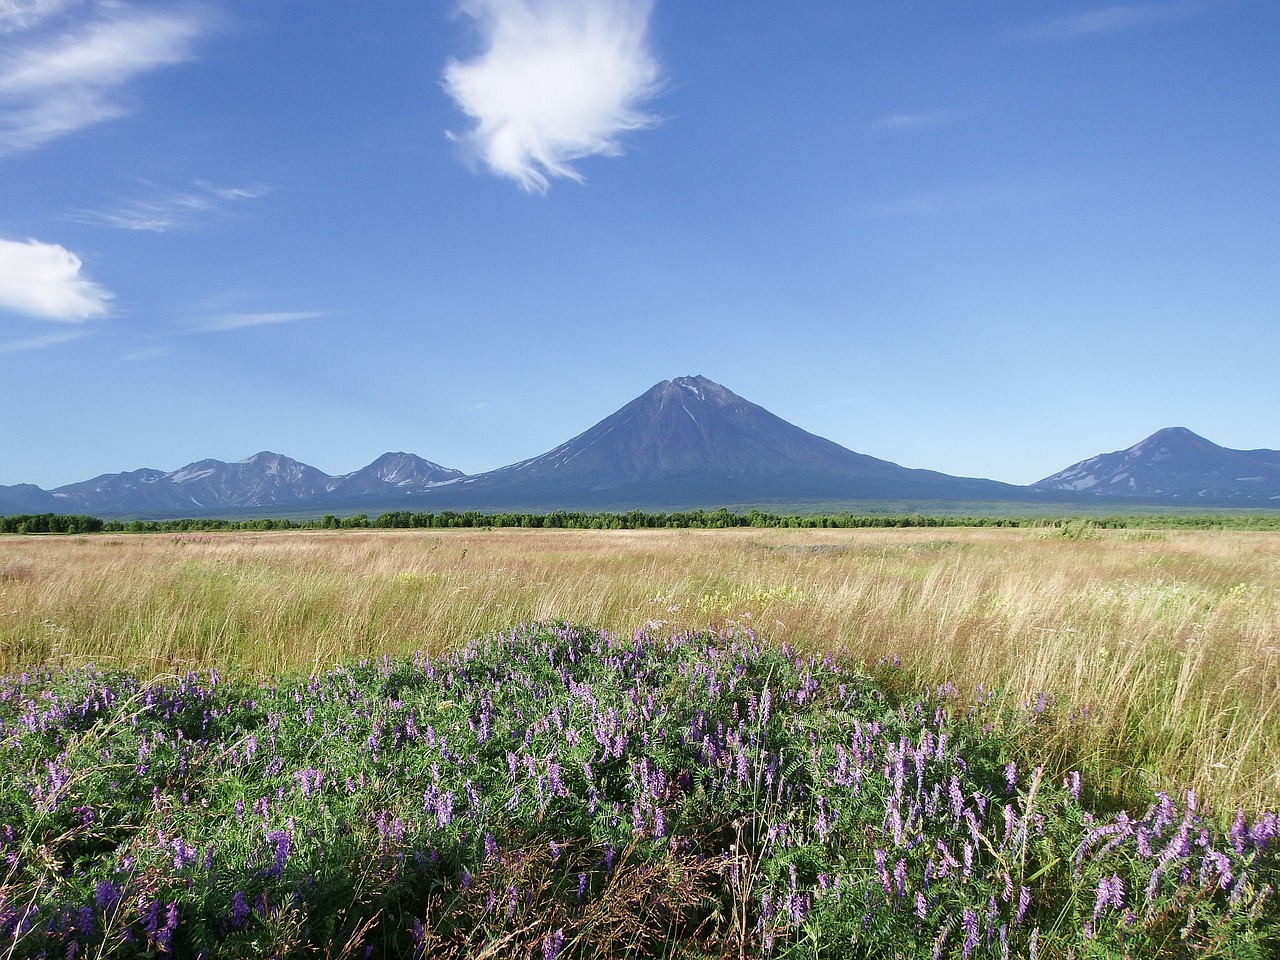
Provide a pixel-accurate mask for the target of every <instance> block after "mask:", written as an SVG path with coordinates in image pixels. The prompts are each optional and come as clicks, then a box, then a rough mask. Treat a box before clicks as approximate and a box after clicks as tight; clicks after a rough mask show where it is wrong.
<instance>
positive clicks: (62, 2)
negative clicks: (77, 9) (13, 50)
mask: <svg viewBox="0 0 1280 960" xmlns="http://www.w3.org/2000/svg"><path fill="white" fill-rule="evenodd" d="M73 2H74V0H0V33H15V32H16V31H18V30H29V29H31V28H32V27H34V26H35V25H36V24H38V23H40V22H42V21H44V20H47V19H49V18H50V17H52V16H53V15H54V14H56V13H58V12H60V11H62V10H63V9H65V8H66V7H68V6H69V5H70V4H71V3H73Z"/></svg>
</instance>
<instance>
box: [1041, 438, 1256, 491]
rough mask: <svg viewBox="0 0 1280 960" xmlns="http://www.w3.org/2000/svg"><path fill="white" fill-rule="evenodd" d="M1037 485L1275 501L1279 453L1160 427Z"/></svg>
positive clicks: (1042, 487) (1062, 489) (1067, 488)
mask: <svg viewBox="0 0 1280 960" xmlns="http://www.w3.org/2000/svg"><path fill="white" fill-rule="evenodd" d="M1034 486H1035V488H1036V489H1037V490H1044V491H1054V490H1061V491H1070V492H1073V493H1088V494H1090V495H1093V496H1099V497H1123V498H1127V499H1134V500H1138V499H1150V500H1169V499H1186V500H1201V501H1224V502H1231V501H1240V500H1245V501H1275V500H1277V499H1280V453H1277V452H1276V451H1274V450H1232V449H1229V448H1227V447H1220V446H1218V445H1217V444H1216V443H1213V442H1212V441H1210V440H1206V439H1205V438H1204V437H1202V436H1200V435H1199V434H1197V433H1194V432H1192V431H1191V430H1188V429H1187V428H1186V427H1165V428H1164V429H1162V430H1157V431H1156V432H1155V433H1153V434H1152V435H1151V436H1149V437H1147V438H1146V439H1145V440H1141V441H1139V442H1138V443H1135V444H1134V445H1133V446H1132V447H1129V448H1127V449H1125V450H1116V451H1115V452H1113V453H1103V454H1099V455H1098V456H1096V457H1090V458H1089V459H1088V460H1081V461H1080V462H1079V463H1074V464H1072V465H1071V466H1069V467H1067V468H1066V469H1065V470H1061V471H1059V472H1058V473H1055V474H1053V475H1052V476H1050V477H1045V478H1044V479H1043V480H1041V481H1040V482H1039V483H1036V484H1034Z"/></svg>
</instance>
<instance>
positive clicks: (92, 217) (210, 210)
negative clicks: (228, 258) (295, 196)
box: [70, 181, 270, 233]
mask: <svg viewBox="0 0 1280 960" xmlns="http://www.w3.org/2000/svg"><path fill="white" fill-rule="evenodd" d="M269 192H270V191H269V189H268V188H266V187H263V186H249V187H220V186H217V185H215V184H211V183H204V182H200V181H197V182H196V183H194V184H192V186H191V187H189V188H186V189H181V190H170V189H161V188H152V192H151V193H150V194H149V195H147V196H144V197H134V198H125V199H120V200H118V201H116V202H115V203H114V204H113V205H112V206H109V207H104V208H102V209H99V210H81V211H78V212H77V213H74V214H72V215H71V217H70V219H72V220H74V221H75V222H77V223H86V224H90V225H94V226H107V227H116V228H119V229H121V230H141V231H148V232H151V233H167V232H169V231H171V230H193V229H196V228H197V227H199V226H201V225H202V224H204V223H206V222H207V221H208V220H210V219H211V218H216V217H221V216H225V215H227V213H228V208H229V207H230V206H232V205H233V204H236V203H241V202H243V201H246V200H256V199H257V198H259V197H262V196H265V195H266V194H267V193H269Z"/></svg>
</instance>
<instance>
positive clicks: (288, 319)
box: [192, 310, 325, 333]
mask: <svg viewBox="0 0 1280 960" xmlns="http://www.w3.org/2000/svg"><path fill="white" fill-rule="evenodd" d="M323 316H325V314H324V313H323V312H321V311H317V310H295V311H279V312H274V313H218V314H213V315H212V316H208V317H204V318H202V319H200V320H198V321H196V322H195V323H194V324H192V329H193V330H195V331H196V332H198V333H217V332H219V331H222V330H244V329H246V328H248V327H265V326H270V325H272V324H277V323H296V322H297V321H299V320H316V319H318V318H320V317H323Z"/></svg>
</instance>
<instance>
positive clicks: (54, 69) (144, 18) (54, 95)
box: [0, 0, 209, 153]
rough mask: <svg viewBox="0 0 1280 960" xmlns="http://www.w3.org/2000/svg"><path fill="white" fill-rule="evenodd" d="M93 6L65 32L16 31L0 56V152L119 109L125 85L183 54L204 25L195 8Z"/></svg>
mask: <svg viewBox="0 0 1280 960" xmlns="http://www.w3.org/2000/svg"><path fill="white" fill-rule="evenodd" d="M0 2H4V0H0ZM10 2H12V0H10ZM95 9H96V10H100V11H105V13H100V14H99V15H97V16H96V17H95V18H93V19H91V20H89V22H87V23H83V24H79V25H77V26H76V27H75V28H73V29H71V30H69V31H67V32H56V33H50V34H48V35H43V34H42V35H39V36H35V37H25V36H24V37H23V39H24V40H25V41H26V42H25V43H22V44H18V45H16V49H14V50H12V51H10V52H8V53H7V54H6V55H4V56H3V57H0V153H13V152H15V151H19V150H27V149H32V148H34V147H38V146H40V145H42V144H44V143H47V142H49V141H50V140H54V139H56V138H58V137H61V136H65V135H67V134H70V133H74V132H76V131H77V130H82V129H84V128H85V127H89V126H92V125H94V124H96V123H101V122H102V121H104V120H110V119H112V118H114V117H119V116H123V115H124V114H126V113H127V112H128V109H127V107H126V105H125V104H124V102H122V99H121V95H122V93H123V92H124V90H125V89H126V87H127V86H128V84H129V83H130V82H132V81H134V80H136V79H137V78H138V77H140V76H142V75H143V74H145V73H148V72H150V71H152V70H156V69H158V68H160V67H163V66H169V65H172V64H176V63H182V62H183V61H186V60H190V59H191V57H192V56H193V52H192V46H193V44H194V41H195V40H196V39H197V38H198V37H199V36H201V35H202V34H203V33H205V32H207V30H208V29H209V18H208V17H207V16H206V15H205V14H204V13H203V12H202V11H201V10H200V9H199V8H183V9H180V10H178V11H174V10H169V11H167V12H163V13H148V12H145V11H138V10H134V9H132V8H130V7H127V6H124V5H120V4H110V5H104V6H103V7H101V8H95ZM14 22H15V23H17V22H19V21H17V20H16V19H15V20H14Z"/></svg>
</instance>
